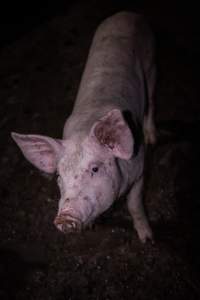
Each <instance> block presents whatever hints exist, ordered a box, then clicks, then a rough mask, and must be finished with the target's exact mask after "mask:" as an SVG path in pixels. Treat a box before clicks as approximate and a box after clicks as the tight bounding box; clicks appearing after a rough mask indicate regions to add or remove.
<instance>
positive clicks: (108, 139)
mask: <svg viewBox="0 0 200 300" xmlns="http://www.w3.org/2000/svg"><path fill="white" fill-rule="evenodd" d="M91 134H92V136H95V138H96V139H97V141H98V142H99V143H100V144H101V145H102V146H104V147H106V148H107V149H108V150H109V151H111V152H112V154H113V155H114V156H116V157H119V158H122V159H126V160H128V159H130V158H131V156H132V155H133V144H134V143H133V136H132V133H131V130H130V128H129V126H128V124H127V123H126V121H125V120H124V117H123V115H122V113H121V111H120V110H119V109H113V110H111V111H110V112H108V113H107V114H106V115H105V116H104V117H103V118H101V119H100V120H99V121H97V122H96V123H95V124H94V125H93V127H92V130H91Z"/></svg>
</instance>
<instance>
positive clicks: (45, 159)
mask: <svg viewBox="0 0 200 300" xmlns="http://www.w3.org/2000/svg"><path fill="white" fill-rule="evenodd" d="M11 136H12V138H13V139H14V141H15V142H16V143H17V145H18V146H19V148H20V149H21V151H22V153H23V154H24V156H25V157H26V159H27V160H28V161H30V162H31V163H32V164H33V165H34V166H35V167H37V168H38V169H40V170H42V171H44V172H47V173H54V172H55V170H56V166H57V161H58V158H59V156H60V155H61V154H62V151H63V148H64V146H63V141H62V140H57V139H53V138H50V137H47V136H43V135H32V134H28V135H26V134H18V133H15V132H12V133H11Z"/></svg>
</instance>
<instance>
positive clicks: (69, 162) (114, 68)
mask: <svg viewBox="0 0 200 300" xmlns="http://www.w3.org/2000/svg"><path fill="white" fill-rule="evenodd" d="M154 44H155V43H154V37H153V34H152V32H151V30H150V28H149V25H148V24H147V23H146V21H145V20H144V17H143V16H142V15H139V14H135V13H133V12H126V11H122V12H118V13H116V14H115V15H113V16H111V17H109V18H107V19H106V20H104V21H103V22H102V23H101V24H100V25H99V27H98V28H97V31H96V33H95V35H94V38H93V41H92V45H91V48H90V51H89V55H88V59H87V62H86V66H85V69H84V72H83V76H82V79H81V83H80V87H79V90H78V93H77V97H76V101H75V104H74V107H73V111H72V113H71V115H70V116H69V117H68V119H67V120H66V123H65V125H64V130H63V138H62V139H55V138H52V137H48V136H43V135H34V134H33V135H32V134H19V133H15V132H12V133H11V135H12V137H13V139H14V140H15V142H16V143H17V145H18V146H19V147H20V149H21V151H22V153H23V154H24V156H25V158H26V159H27V160H29V161H30V162H31V163H32V164H33V165H34V166H35V167H37V168H38V169H40V170H42V171H44V172H47V173H54V172H57V175H58V178H57V183H58V186H59V189H60V200H59V205H58V212H57V216H56V218H55V220H54V223H55V225H56V227H57V228H58V229H59V230H61V231H62V232H64V233H68V232H74V231H80V230H82V229H84V228H85V227H86V226H88V225H90V224H92V223H93V222H94V220H95V218H96V217H97V216H99V215H100V214H102V213H103V212H105V211H106V210H107V209H108V208H109V207H110V206H111V205H112V204H113V202H114V201H115V200H117V199H119V198H120V197H122V196H127V205H128V210H129V212H130V215H131V216H132V219H133V224H134V227H135V230H136V232H137V234H138V236H139V239H140V240H141V241H142V242H146V241H147V240H152V239H153V234H152V230H151V227H150V225H149V222H148V219H147V216H146V214H145V210H144V206H143V201H142V200H143V181H144V179H143V173H144V154H145V149H146V145H147V144H155V142H156V128H155V122H154V97H155V83H156V66H155V59H154V58H155V50H154V48H155V47H154Z"/></svg>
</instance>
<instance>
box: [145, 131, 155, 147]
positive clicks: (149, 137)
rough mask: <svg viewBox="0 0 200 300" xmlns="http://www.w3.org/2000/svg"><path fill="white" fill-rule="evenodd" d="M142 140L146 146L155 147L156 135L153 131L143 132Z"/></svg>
mask: <svg viewBox="0 0 200 300" xmlns="http://www.w3.org/2000/svg"><path fill="white" fill-rule="evenodd" d="M144 139H145V144H146V145H149V144H150V145H155V144H156V142H157V134H156V130H155V129H151V130H148V131H145V132H144Z"/></svg>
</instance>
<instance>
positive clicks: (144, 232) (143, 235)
mask: <svg viewBox="0 0 200 300" xmlns="http://www.w3.org/2000/svg"><path fill="white" fill-rule="evenodd" d="M138 236H139V239H140V241H141V242H142V243H143V244H145V243H146V242H147V241H150V242H151V243H152V244H154V237H153V232H152V230H151V228H150V227H148V228H147V227H145V228H142V229H140V230H139V231H138Z"/></svg>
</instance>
